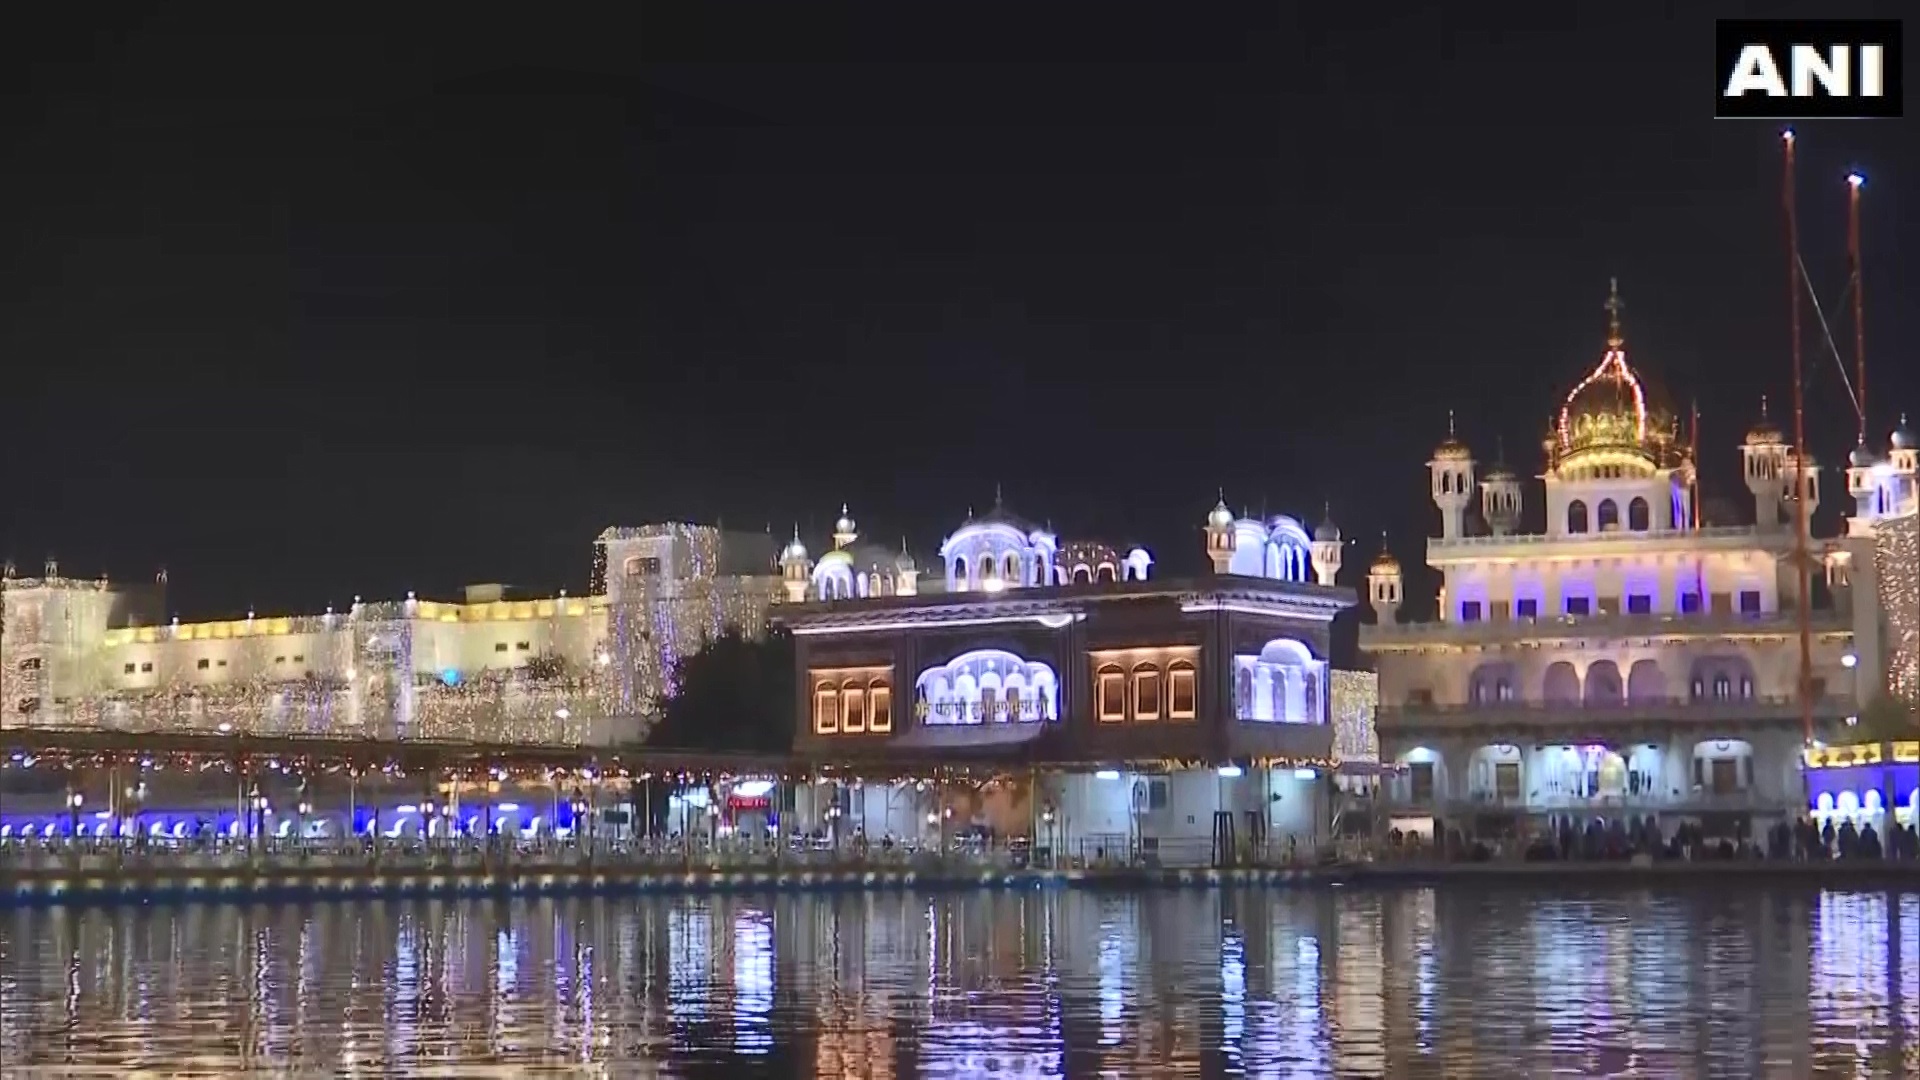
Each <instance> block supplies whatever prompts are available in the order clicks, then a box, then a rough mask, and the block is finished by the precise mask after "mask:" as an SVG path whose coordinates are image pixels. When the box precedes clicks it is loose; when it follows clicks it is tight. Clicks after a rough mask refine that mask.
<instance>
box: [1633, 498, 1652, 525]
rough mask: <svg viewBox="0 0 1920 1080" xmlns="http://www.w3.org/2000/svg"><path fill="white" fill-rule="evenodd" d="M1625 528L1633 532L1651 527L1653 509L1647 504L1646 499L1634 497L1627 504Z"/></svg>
mask: <svg viewBox="0 0 1920 1080" xmlns="http://www.w3.org/2000/svg"><path fill="white" fill-rule="evenodd" d="M1627 528H1629V529H1632V530H1633V531H1634V532H1646V531H1647V530H1648V529H1651V528H1653V511H1652V510H1651V509H1650V508H1649V507H1648V506H1647V500H1645V499H1642V498H1638V497H1636V498H1635V499H1634V500H1633V501H1632V502H1630V503H1628V504H1627Z"/></svg>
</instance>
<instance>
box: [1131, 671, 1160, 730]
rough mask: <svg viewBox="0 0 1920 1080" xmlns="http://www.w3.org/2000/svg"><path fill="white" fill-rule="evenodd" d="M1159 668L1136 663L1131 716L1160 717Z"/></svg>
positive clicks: (1144, 718) (1147, 718)
mask: <svg viewBox="0 0 1920 1080" xmlns="http://www.w3.org/2000/svg"><path fill="white" fill-rule="evenodd" d="M1160 711H1161V710H1160V669H1159V668H1157V667H1154V666H1153V665H1152V664H1136V665H1135V666H1134V669H1133V718H1134V719H1135V720H1158V719H1160Z"/></svg>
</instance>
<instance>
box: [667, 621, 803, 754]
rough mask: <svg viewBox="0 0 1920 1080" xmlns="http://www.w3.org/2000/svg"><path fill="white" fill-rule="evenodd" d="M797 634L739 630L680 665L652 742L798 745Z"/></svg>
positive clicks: (757, 748)
mask: <svg viewBox="0 0 1920 1080" xmlns="http://www.w3.org/2000/svg"><path fill="white" fill-rule="evenodd" d="M793 662H794V658H793V636H792V635H791V634H788V633H787V632H785V631H783V630H778V629H775V630H770V631H768V632H767V634H766V635H765V636H764V637H760V638H750V637H747V636H746V635H745V634H742V633H741V632H739V631H738V630H729V631H727V632H726V633H725V634H722V635H721V636H719V637H717V638H714V639H713V640H712V641H709V642H708V643H707V645H706V647H705V648H703V649H701V650H700V651H699V652H697V653H694V654H692V655H691V656H686V657H682V658H681V659H680V661H679V662H678V663H677V664H676V665H675V666H674V691H673V693H672V694H671V695H670V696H668V698H667V699H666V703H665V707H664V708H663V709H662V710H661V715H660V721H659V722H658V723H656V724H655V725H654V726H653V730H652V731H650V732H648V733H647V745H648V746H652V747H658V748H661V749H672V750H706V751H723V752H733V753H749V754H752V753H758V754H784V753H786V752H788V751H789V750H791V749H792V748H793V714H794V681H793Z"/></svg>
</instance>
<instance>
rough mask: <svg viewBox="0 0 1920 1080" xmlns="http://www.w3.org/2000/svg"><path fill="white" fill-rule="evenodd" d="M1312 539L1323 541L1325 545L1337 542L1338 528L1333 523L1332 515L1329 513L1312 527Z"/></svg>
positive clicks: (1338, 537)
mask: <svg viewBox="0 0 1920 1080" xmlns="http://www.w3.org/2000/svg"><path fill="white" fill-rule="evenodd" d="M1313 538H1314V539H1315V540H1321V541H1325V542H1326V543H1336V542H1338V541H1339V539H1340V526H1338V525H1335V524H1334V523H1333V515H1332V514H1331V513H1328V514H1327V515H1326V516H1324V517H1322V518H1321V519H1320V524H1318V525H1315V526H1314V527H1313Z"/></svg>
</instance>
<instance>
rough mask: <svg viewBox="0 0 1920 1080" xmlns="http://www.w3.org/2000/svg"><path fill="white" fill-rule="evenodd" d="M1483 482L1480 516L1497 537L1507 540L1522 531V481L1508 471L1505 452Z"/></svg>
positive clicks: (1511, 471)
mask: <svg viewBox="0 0 1920 1080" xmlns="http://www.w3.org/2000/svg"><path fill="white" fill-rule="evenodd" d="M1495 457H1496V458H1497V459H1498V460H1496V461H1495V462H1494V465H1493V468H1491V469H1489V470H1487V478H1486V479H1485V480H1483V481H1481V482H1480V515H1481V516H1482V517H1484V518H1486V519H1487V527H1488V528H1490V529H1492V530H1493V535H1495V536H1507V535H1510V534H1512V533H1514V532H1516V531H1518V529H1519V528H1520V477H1519V475H1518V474H1517V473H1515V472H1514V471H1513V470H1512V469H1510V468H1508V467H1507V463H1506V458H1507V455H1506V453H1505V451H1504V450H1502V451H1501V452H1499V453H1498V454H1496V455H1495Z"/></svg>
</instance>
